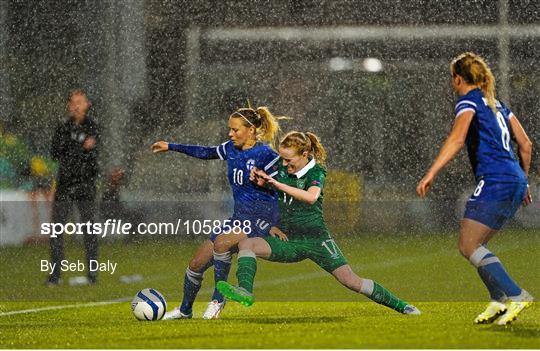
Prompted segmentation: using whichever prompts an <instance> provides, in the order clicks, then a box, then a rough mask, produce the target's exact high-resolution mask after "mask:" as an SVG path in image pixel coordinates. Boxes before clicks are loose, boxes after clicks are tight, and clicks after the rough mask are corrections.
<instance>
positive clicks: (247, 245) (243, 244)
mask: <svg viewBox="0 0 540 351" xmlns="http://www.w3.org/2000/svg"><path fill="white" fill-rule="evenodd" d="M240 250H251V251H253V242H252V241H251V240H242V241H240V242H239V243H238V251H240Z"/></svg>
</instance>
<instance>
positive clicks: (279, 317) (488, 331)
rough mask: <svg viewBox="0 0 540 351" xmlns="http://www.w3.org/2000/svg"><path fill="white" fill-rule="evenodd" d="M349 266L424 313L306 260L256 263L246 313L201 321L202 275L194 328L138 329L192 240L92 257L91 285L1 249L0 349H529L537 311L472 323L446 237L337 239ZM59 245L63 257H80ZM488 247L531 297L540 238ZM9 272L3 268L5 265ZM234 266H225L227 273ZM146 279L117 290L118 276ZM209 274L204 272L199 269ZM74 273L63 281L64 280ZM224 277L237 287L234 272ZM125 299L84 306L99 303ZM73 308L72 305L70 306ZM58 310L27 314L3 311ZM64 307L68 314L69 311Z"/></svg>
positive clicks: (107, 247) (473, 289) (475, 285)
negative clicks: (391, 305) (111, 266)
mask: <svg viewBox="0 0 540 351" xmlns="http://www.w3.org/2000/svg"><path fill="white" fill-rule="evenodd" d="M337 241H338V243H339V244H340V246H341V248H342V250H343V251H344V253H345V255H346V256H347V258H348V259H349V262H350V264H351V265H352V267H353V268H354V270H355V271H356V272H357V273H358V274H359V275H360V276H365V277H369V278H371V279H374V280H377V281H378V282H380V283H381V284H383V285H384V286H386V287H388V288H389V289H391V290H392V291H394V292H395V293H396V294H397V295H399V296H401V297H403V298H404V299H406V300H408V301H410V302H413V303H415V304H416V305H417V306H418V307H419V308H420V309H421V310H422V312H423V314H422V315H421V316H403V315H400V314H398V313H395V312H393V311H391V310H389V309H387V308H384V307H382V306H379V305H376V304H375V303H372V302H369V300H367V299H366V298H364V297H363V296H359V295H357V294H354V293H352V292H350V291H348V290H346V289H344V288H342V287H341V286H340V285H339V284H338V283H337V282H336V281H335V280H334V279H333V278H332V277H331V276H329V275H328V274H326V273H325V272H321V271H320V270H319V269H318V268H317V267H316V266H314V265H313V264H312V263H311V262H302V263H299V264H288V265H284V264H276V263H268V262H261V263H260V265H259V269H258V274H257V282H256V286H255V292H256V298H257V302H256V303H255V304H254V305H253V306H252V307H250V308H246V307H243V306H240V305H237V304H234V303H232V302H231V303H229V304H228V305H227V307H226V308H225V310H224V312H223V314H222V318H221V319H219V320H213V321H204V320H201V319H200V316H201V314H202V312H203V310H204V307H205V302H206V301H208V299H209V296H210V293H211V287H212V283H213V280H212V277H211V274H207V277H206V280H205V281H204V283H203V284H204V287H203V290H202V291H201V294H200V297H199V299H198V301H199V302H198V303H197V304H196V306H195V311H194V312H195V318H194V319H192V320H180V321H160V322H139V321H137V320H135V318H134V317H133V315H132V313H131V310H130V303H129V302H130V301H129V300H130V298H131V297H132V296H133V295H135V293H136V292H137V291H138V290H140V289H142V288H146V287H153V288H155V289H157V290H159V291H160V292H162V293H163V294H164V296H165V297H166V299H167V301H168V304H169V308H172V307H175V306H176V305H177V304H178V301H179V300H180V297H181V295H180V294H181V293H180V286H181V283H180V276H181V274H182V271H183V269H184V267H185V266H186V264H187V262H188V260H189V257H190V256H191V254H192V253H193V252H194V249H195V245H196V243H195V242H187V243H186V242H181V241H173V240H170V241H162V242H160V243H151V242H146V243H144V244H139V245H133V244H123V243H119V242H115V243H109V244H104V245H102V248H101V254H100V257H101V258H102V259H110V260H112V261H116V262H118V269H117V272H116V273H115V274H114V275H110V274H101V275H100V281H99V284H98V285H96V286H83V287H70V286H67V285H64V286H61V287H56V288H46V287H45V286H44V284H43V282H44V279H45V275H44V273H41V272H40V271H39V260H40V259H46V258H48V252H47V246H46V245H43V246H33V247H23V248H4V249H0V266H1V267H2V268H3V269H2V272H0V348H538V347H539V346H540V342H539V340H540V322H539V321H540V308H539V307H538V306H537V305H534V304H533V306H532V307H531V308H529V309H528V310H526V311H524V312H523V313H522V314H521V315H520V318H519V319H518V320H517V321H516V322H515V323H514V324H512V325H511V326H509V327H498V326H496V325H481V326H477V325H473V324H472V320H473V318H474V317H475V316H476V314H477V313H478V312H480V311H481V310H482V308H483V307H484V304H485V301H486V299H487V293H486V291H485V289H484V287H483V285H482V283H481V282H480V280H479V279H478V278H477V277H476V272H475V270H474V269H473V268H472V267H471V266H470V265H469V264H467V262H466V261H465V260H464V259H463V258H461V257H460V256H459V253H458V252H457V249H456V237H455V235H452V236H449V235H434V234H431V235H421V234H418V235H407V236H400V235H397V234H396V235H384V236H382V235H368V234H361V235H356V236H355V237H354V238H352V237H339V238H337ZM80 246H81V245H80V244H75V243H72V242H69V241H68V245H67V254H66V258H67V259H70V260H76V259H83V257H84V256H83V253H82V250H81V248H80ZM490 248H491V249H492V250H493V251H494V252H496V253H497V255H498V256H499V257H500V258H501V260H502V261H503V262H504V263H505V266H506V268H507V269H508V270H509V271H510V273H511V274H512V275H513V277H514V278H515V279H516V280H517V281H518V282H519V283H520V284H521V285H522V286H523V287H524V288H526V289H527V290H528V291H529V292H531V294H533V295H534V296H537V297H538V296H540V284H539V283H540V276H539V274H538V272H540V258H539V255H538V252H539V249H540V237H539V236H538V233H537V232H534V231H512V232H511V231H505V232H503V233H501V234H500V235H499V236H498V237H496V238H495V239H494V240H493V243H492V244H491V245H490ZM6 267H7V269H4V268H6ZM234 270H235V267H233V272H234ZM135 273H139V274H142V275H143V276H144V278H145V280H144V281H143V282H138V283H133V284H122V283H120V282H119V280H118V278H119V276H120V275H124V274H135ZM208 273H211V270H210V271H209V272H208ZM74 275H79V273H69V274H65V279H68V278H69V277H70V276H74ZM231 280H232V281H233V282H235V281H236V279H235V277H234V274H232V275H231ZM115 299H123V300H122V302H119V303H118V302H116V303H109V304H104V305H98V306H91V307H89V306H88V305H87V304H90V303H93V302H99V301H112V300H115ZM78 304H80V306H79V307H73V306H71V307H70V306H69V305H78ZM50 306H57V307H58V309H52V310H44V311H37V312H31V313H24V314H13V315H8V314H7V313H9V312H13V311H19V310H25V309H39V308H42V307H50ZM66 306H67V307H66Z"/></svg>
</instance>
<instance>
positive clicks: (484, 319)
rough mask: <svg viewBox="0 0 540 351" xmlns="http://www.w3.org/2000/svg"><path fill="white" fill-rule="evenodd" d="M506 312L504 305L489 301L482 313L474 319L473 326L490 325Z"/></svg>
mask: <svg viewBox="0 0 540 351" xmlns="http://www.w3.org/2000/svg"><path fill="white" fill-rule="evenodd" d="M505 312H506V305H505V304H504V303H502V302H497V301H491V302H490V303H489V304H488V305H487V307H486V309H485V310H484V312H482V313H480V314H479V315H478V316H477V317H476V318H475V319H474V323H475V324H490V323H493V322H494V321H495V320H496V319H497V318H499V317H500V316H501V315H503V314H504V313H505Z"/></svg>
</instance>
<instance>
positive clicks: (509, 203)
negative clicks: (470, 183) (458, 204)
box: [463, 179, 527, 230]
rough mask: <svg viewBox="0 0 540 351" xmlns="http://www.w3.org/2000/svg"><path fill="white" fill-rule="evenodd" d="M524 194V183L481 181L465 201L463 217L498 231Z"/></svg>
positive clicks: (512, 214) (525, 190) (512, 213)
mask: <svg viewBox="0 0 540 351" xmlns="http://www.w3.org/2000/svg"><path fill="white" fill-rule="evenodd" d="M526 193H527V184H526V183H501V182H496V181H493V180H489V179H481V180H480V181H479V182H478V185H477V186H476V189H475V190H474V193H473V194H472V195H471V197H470V198H469V200H468V201H467V206H466V207H465V214H464V215H463V217H464V218H468V219H472V220H475V221H477V222H480V223H482V224H484V225H486V226H488V227H490V228H491V229H495V230H499V229H501V227H502V226H503V225H504V224H505V223H506V221H508V220H509V219H510V218H512V217H513V216H514V214H515V213H516V211H517V210H518V208H519V206H521V204H522V203H523V199H524V198H525V194H526Z"/></svg>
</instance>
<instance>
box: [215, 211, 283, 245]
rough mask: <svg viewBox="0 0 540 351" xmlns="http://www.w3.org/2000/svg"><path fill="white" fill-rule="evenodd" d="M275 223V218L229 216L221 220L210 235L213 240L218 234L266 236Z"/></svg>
mask: <svg viewBox="0 0 540 351" xmlns="http://www.w3.org/2000/svg"><path fill="white" fill-rule="evenodd" d="M274 225H275V220H272V219H269V218H264V217H263V218H255V217H231V218H229V219H228V220H225V221H223V225H222V226H221V227H220V228H218V229H219V230H215V231H213V232H212V234H211V235H210V238H209V239H210V240H211V241H212V242H214V241H215V240H216V238H217V237H218V235H220V234H229V233H233V234H240V233H245V234H247V236H248V238H256V237H266V236H268V235H269V234H270V228H272V226H274Z"/></svg>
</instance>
